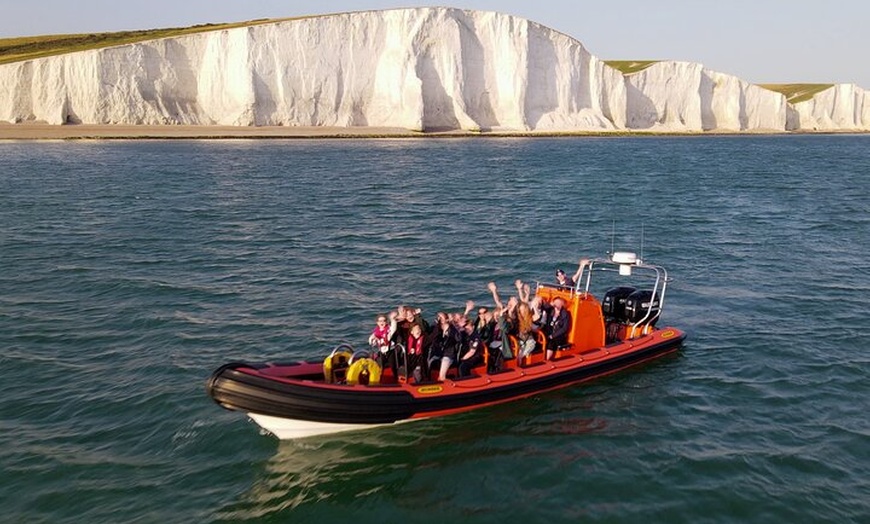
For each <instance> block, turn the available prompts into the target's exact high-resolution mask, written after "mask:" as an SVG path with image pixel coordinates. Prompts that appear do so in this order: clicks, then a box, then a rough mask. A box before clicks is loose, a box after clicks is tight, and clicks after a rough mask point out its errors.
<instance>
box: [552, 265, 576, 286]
mask: <svg viewBox="0 0 870 524" xmlns="http://www.w3.org/2000/svg"><path fill="white" fill-rule="evenodd" d="M556 281H557V282H558V283H559V285H560V286H562V287H571V288H573V287H574V286H575V285H576V283H575V281H574V279H573V278H571V277H569V276H568V275H566V274H565V272H564V271H562V270H561V269H557V270H556Z"/></svg>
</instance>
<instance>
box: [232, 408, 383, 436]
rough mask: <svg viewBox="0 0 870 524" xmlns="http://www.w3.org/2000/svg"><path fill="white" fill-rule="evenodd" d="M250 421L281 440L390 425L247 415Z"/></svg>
mask: <svg viewBox="0 0 870 524" xmlns="http://www.w3.org/2000/svg"><path fill="white" fill-rule="evenodd" d="M248 416H249V417H251V420H253V421H254V422H256V423H257V424H259V425H260V427H262V428H263V429H265V430H266V431H268V432H270V433H272V434H273V435H275V436H276V437H278V438H279V439H281V440H291V439H297V438H306V437H316V436H318V435H331V434H333V433H341V432H344V431H357V430H361V429H370V428H376V427H379V426H390V425H392V424H334V423H331V422H313V421H310V420H295V419H290V418H280V417H270V416H268V415H258V414H256V413H248Z"/></svg>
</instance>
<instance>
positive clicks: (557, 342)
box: [546, 297, 571, 360]
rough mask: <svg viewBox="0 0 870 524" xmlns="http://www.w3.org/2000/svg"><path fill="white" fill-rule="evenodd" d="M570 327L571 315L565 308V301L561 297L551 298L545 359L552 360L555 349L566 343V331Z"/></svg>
mask: <svg viewBox="0 0 870 524" xmlns="http://www.w3.org/2000/svg"><path fill="white" fill-rule="evenodd" d="M570 329H571V315H570V314H569V313H568V311H567V310H566V309H565V301H564V300H562V299H561V298H558V297H557V298H555V299H554V300H553V312H552V318H551V319H550V322H549V326H548V329H547V355H546V357H547V360H553V356H554V355H555V354H556V349H558V348H559V347H561V346H564V345H566V344H567V343H568V331H569V330H570Z"/></svg>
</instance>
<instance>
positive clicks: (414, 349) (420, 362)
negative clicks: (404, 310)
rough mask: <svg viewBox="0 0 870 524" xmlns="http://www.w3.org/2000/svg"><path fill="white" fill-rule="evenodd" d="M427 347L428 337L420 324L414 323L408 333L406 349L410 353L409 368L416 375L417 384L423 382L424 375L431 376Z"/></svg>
mask: <svg viewBox="0 0 870 524" xmlns="http://www.w3.org/2000/svg"><path fill="white" fill-rule="evenodd" d="M426 349H427V348H426V337H425V334H424V332H423V328H422V327H421V326H420V324H414V325H412V326H411V331H410V333H408V340H407V344H406V345H405V350H406V351H407V355H408V369H409V370H410V374H411V376H412V377H414V382H415V383H417V384H419V383H420V382H423V377H428V376H429V370H428V366H427V365H426V358H425V357H426Z"/></svg>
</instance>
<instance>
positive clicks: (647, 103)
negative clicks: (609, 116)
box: [625, 78, 659, 129]
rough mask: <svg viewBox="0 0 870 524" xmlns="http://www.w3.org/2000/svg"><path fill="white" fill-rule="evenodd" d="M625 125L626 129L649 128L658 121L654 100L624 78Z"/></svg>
mask: <svg viewBox="0 0 870 524" xmlns="http://www.w3.org/2000/svg"><path fill="white" fill-rule="evenodd" d="M625 100H626V103H625V112H626V115H625V127H627V128H628V129H650V128H652V127H653V126H655V125H656V123H657V122H658V121H659V112H658V110H657V109H656V105H655V102H653V101H652V99H651V98H650V97H648V96H646V95H645V94H643V92H642V91H641V90H640V89H638V88H637V87H636V86H635V85H634V84H632V83H631V82H629V81H628V78H626V80H625Z"/></svg>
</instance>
